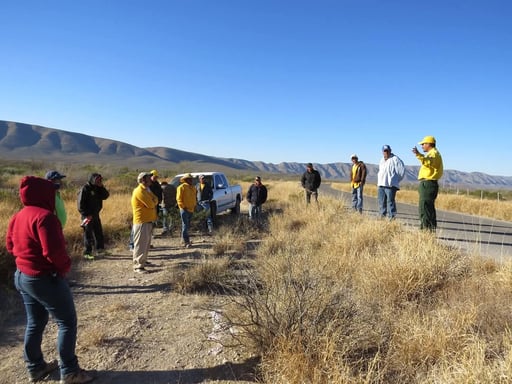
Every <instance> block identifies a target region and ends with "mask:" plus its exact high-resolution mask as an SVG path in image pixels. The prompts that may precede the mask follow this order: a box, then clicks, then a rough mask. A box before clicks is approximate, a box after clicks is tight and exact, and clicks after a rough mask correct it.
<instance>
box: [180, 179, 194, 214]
mask: <svg viewBox="0 0 512 384" xmlns="http://www.w3.org/2000/svg"><path fill="white" fill-rule="evenodd" d="M196 194H197V191H196V187H194V186H193V185H190V184H188V183H186V182H183V183H181V184H180V186H179V187H178V190H177V191H176V202H177V203H178V207H180V209H184V210H186V211H188V212H192V213H193V212H194V211H195V210H196V203H197V200H196Z"/></svg>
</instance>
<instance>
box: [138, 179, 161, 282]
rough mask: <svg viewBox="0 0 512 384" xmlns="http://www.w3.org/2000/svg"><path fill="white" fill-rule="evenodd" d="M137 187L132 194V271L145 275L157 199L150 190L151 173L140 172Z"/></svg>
mask: <svg viewBox="0 0 512 384" xmlns="http://www.w3.org/2000/svg"><path fill="white" fill-rule="evenodd" d="M137 183H138V185H137V187H135V189H134V190H133V192H132V198H131V206H132V211H133V226H132V233H133V271H134V272H136V273H147V271H146V268H145V266H146V264H147V259H148V253H149V248H150V245H151V233H152V231H153V223H154V221H155V220H156V209H155V207H156V206H157V205H158V198H157V197H156V196H155V195H154V193H153V192H151V190H150V186H151V183H152V181H151V173H147V172H141V173H139V175H138V176H137Z"/></svg>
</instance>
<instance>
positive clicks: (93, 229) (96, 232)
mask: <svg viewBox="0 0 512 384" xmlns="http://www.w3.org/2000/svg"><path fill="white" fill-rule="evenodd" d="M108 197H109V192H108V191H107V189H106V188H105V187H104V186H103V177H102V176H101V175H100V174H99V173H93V174H92V175H91V177H90V178H89V182H88V183H87V184H85V185H84V186H83V187H82V189H81V190H80V192H78V199H77V200H78V201H77V203H78V211H79V212H80V215H81V218H82V224H81V225H82V227H83V229H84V246H85V250H84V258H85V259H87V260H94V254H93V252H92V250H93V246H94V247H95V248H96V252H97V253H98V255H102V254H104V253H105V240H104V237H103V227H102V226H101V220H100V211H101V210H102V208H103V200H106V199H107V198H108Z"/></svg>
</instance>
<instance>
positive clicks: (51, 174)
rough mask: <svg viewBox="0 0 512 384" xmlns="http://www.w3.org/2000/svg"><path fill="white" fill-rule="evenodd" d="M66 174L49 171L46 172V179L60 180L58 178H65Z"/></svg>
mask: <svg viewBox="0 0 512 384" xmlns="http://www.w3.org/2000/svg"><path fill="white" fill-rule="evenodd" d="M65 177H66V175H63V174H61V173H59V172H57V171H48V172H46V176H45V178H46V180H58V179H63V178H65Z"/></svg>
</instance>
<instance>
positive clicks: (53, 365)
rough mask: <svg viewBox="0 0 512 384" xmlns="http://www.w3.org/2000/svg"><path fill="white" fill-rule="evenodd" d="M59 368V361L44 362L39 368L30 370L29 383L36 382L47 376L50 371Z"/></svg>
mask: <svg viewBox="0 0 512 384" xmlns="http://www.w3.org/2000/svg"><path fill="white" fill-rule="evenodd" d="M57 368H59V363H58V361H57V360H53V361H50V362H49V363H45V365H44V367H42V368H41V369H39V370H37V371H34V372H30V373H29V380H30V382H31V383H35V382H38V381H40V380H42V379H44V378H45V377H46V376H48V375H49V374H50V373H52V372H53V371H55V370H56V369H57Z"/></svg>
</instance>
